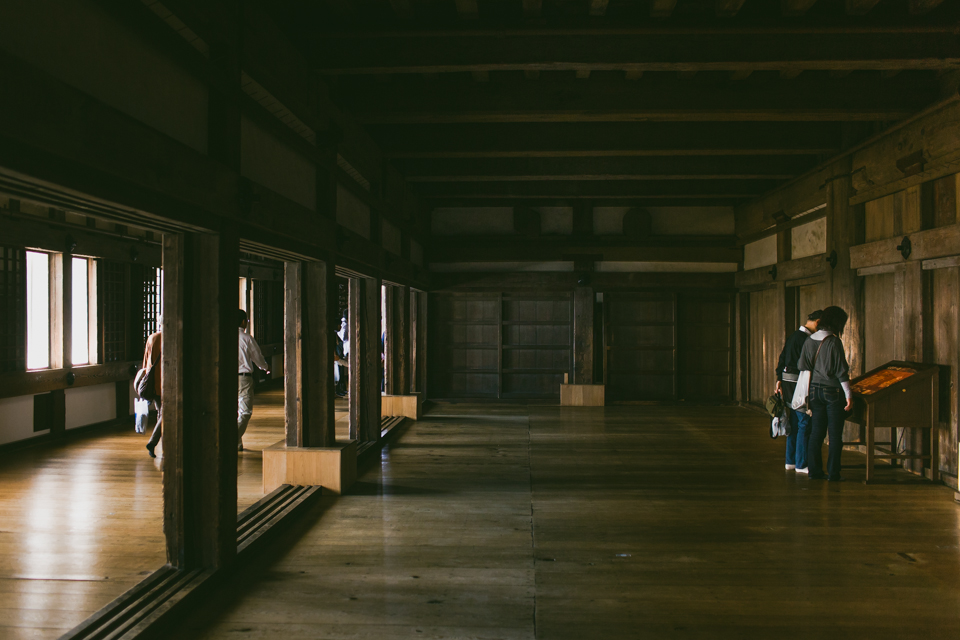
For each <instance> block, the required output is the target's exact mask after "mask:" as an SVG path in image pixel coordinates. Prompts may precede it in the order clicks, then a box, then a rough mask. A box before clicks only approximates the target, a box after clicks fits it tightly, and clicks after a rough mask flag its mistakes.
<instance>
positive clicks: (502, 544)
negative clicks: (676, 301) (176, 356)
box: [177, 404, 960, 640]
mask: <svg viewBox="0 0 960 640" xmlns="http://www.w3.org/2000/svg"><path fill="white" fill-rule="evenodd" d="M782 447H783V441H782V440H778V441H772V440H770V439H769V438H768V437H767V436H766V420H765V419H764V418H763V417H762V416H759V415H757V414H754V413H751V412H748V411H745V410H742V409H737V408H688V407H679V408H678V407H650V406H634V407H608V408H606V409H581V408H569V409H560V408H558V407H557V408H553V407H528V408H523V407H520V406H517V405H512V406H499V405H473V406H471V405H467V404H456V405H441V406H440V407H438V408H436V409H435V410H434V411H432V412H431V413H430V414H429V415H428V417H427V419H425V420H422V421H420V422H418V423H415V424H413V425H412V426H410V427H409V428H408V429H407V430H406V432H404V433H403V434H402V435H401V438H400V439H399V440H398V441H397V442H396V443H394V444H392V445H390V446H389V447H388V448H387V449H385V450H384V453H383V455H382V464H380V465H376V466H375V468H372V469H369V470H368V471H367V472H366V473H364V474H363V475H362V476H361V478H360V481H359V482H358V484H357V485H356V486H355V489H354V491H353V492H352V493H351V494H349V495H346V496H344V497H341V498H329V499H326V498H325V499H324V500H325V502H324V503H323V504H321V505H318V506H317V508H316V511H315V513H313V514H311V515H310V517H312V518H314V519H315V520H314V522H313V524H312V525H311V526H310V527H309V528H308V529H307V530H306V532H305V533H304V534H303V535H302V536H300V537H299V538H296V539H295V541H293V542H291V543H290V548H289V549H288V550H287V551H285V552H283V553H281V554H280V555H279V556H278V559H277V560H276V561H275V562H273V563H272V564H270V565H269V566H268V567H267V568H265V569H258V570H256V571H252V572H251V577H250V579H249V580H248V581H247V582H246V583H243V582H241V583H239V584H238V585H237V586H236V589H235V591H233V592H230V593H228V594H223V595H222V596H221V598H222V600H223V602H222V603H220V604H219V605H217V603H211V606H210V607H207V608H206V609H205V610H204V612H202V613H201V614H199V616H198V618H197V619H195V620H193V621H191V622H189V623H188V624H187V625H186V627H187V628H185V629H184V630H183V631H182V632H181V633H179V634H178V635H177V637H196V638H284V639H286V640H293V639H296V638H331V639H333V638H341V639H345V638H351V639H359V638H377V639H387V638H506V639H511V638H697V639H716V638H738V639H740V638H747V639H754V638H755V639H761V638H762V639H764V640H766V639H771V638H773V639H779V638H804V639H805V640H809V639H810V638H818V639H829V638H852V639H855V638H871V639H876V638H898V639H902V638H925V639H931V638H956V637H958V634H960V549H958V542H960V507H958V506H957V504H956V503H955V502H954V500H953V492H952V491H950V490H948V489H947V488H946V487H942V486H930V485H917V484H911V485H904V484H899V485H870V486H865V485H863V484H861V483H860V482H858V480H860V479H862V477H863V470H862V469H860V468H849V469H845V471H844V475H845V476H846V477H847V478H848V480H849V481H848V482H845V483H839V484H838V483H829V484H828V483H826V482H822V481H811V480H808V479H807V478H805V477H797V476H796V475H795V474H794V473H793V472H784V469H783V452H782ZM844 461H845V462H846V463H848V464H850V465H856V464H861V463H862V461H863V458H862V457H860V456H859V455H857V454H852V453H845V454H844Z"/></svg>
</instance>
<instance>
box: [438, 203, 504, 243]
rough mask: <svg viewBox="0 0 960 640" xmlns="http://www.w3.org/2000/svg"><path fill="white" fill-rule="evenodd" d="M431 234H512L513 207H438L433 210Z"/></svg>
mask: <svg viewBox="0 0 960 640" xmlns="http://www.w3.org/2000/svg"><path fill="white" fill-rule="evenodd" d="M430 227H431V230H432V231H433V235H436V236H458V235H514V234H515V233H516V232H515V231H514V230H513V207H450V208H446V207H440V208H437V209H434V210H433V215H432V216H431V223H430Z"/></svg>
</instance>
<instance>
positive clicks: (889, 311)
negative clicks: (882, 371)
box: [863, 273, 898, 371]
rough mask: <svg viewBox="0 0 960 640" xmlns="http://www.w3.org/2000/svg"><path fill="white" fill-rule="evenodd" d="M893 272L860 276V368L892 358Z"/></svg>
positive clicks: (871, 366)
mask: <svg viewBox="0 0 960 640" xmlns="http://www.w3.org/2000/svg"><path fill="white" fill-rule="evenodd" d="M895 277H896V274H894V273H882V274H879V275H873V276H867V277H866V278H864V308H865V313H864V320H863V332H864V347H865V348H864V354H863V357H864V369H865V370H867V371H869V370H870V369H873V368H875V367H879V366H880V365H882V364H885V363H887V362H890V361H891V360H895V359H897V357H898V354H897V353H896V349H895V347H896V340H894V329H895V326H894V313H893V311H894V305H893V300H894V295H895V289H894V287H895Z"/></svg>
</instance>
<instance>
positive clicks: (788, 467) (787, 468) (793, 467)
mask: <svg viewBox="0 0 960 640" xmlns="http://www.w3.org/2000/svg"><path fill="white" fill-rule="evenodd" d="M783 468H784V469H786V470H787V471H791V470H793V469H796V468H797V467H796V465H792V464H785V465H783Z"/></svg>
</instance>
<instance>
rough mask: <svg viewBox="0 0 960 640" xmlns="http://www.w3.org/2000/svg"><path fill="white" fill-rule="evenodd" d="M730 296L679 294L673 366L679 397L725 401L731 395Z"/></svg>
mask: <svg viewBox="0 0 960 640" xmlns="http://www.w3.org/2000/svg"><path fill="white" fill-rule="evenodd" d="M733 316H734V313H733V297H732V296H730V295H724V294H721V295H709V294H705V295H699V294H697V295H689V294H688V295H681V296H680V298H679V300H678V308H677V360H678V362H677V364H678V367H677V368H678V386H679V394H680V397H681V398H684V399H686V400H712V399H729V398H730V397H732V394H733V364H732V363H733V361H732V358H731V349H732V348H733Z"/></svg>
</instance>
